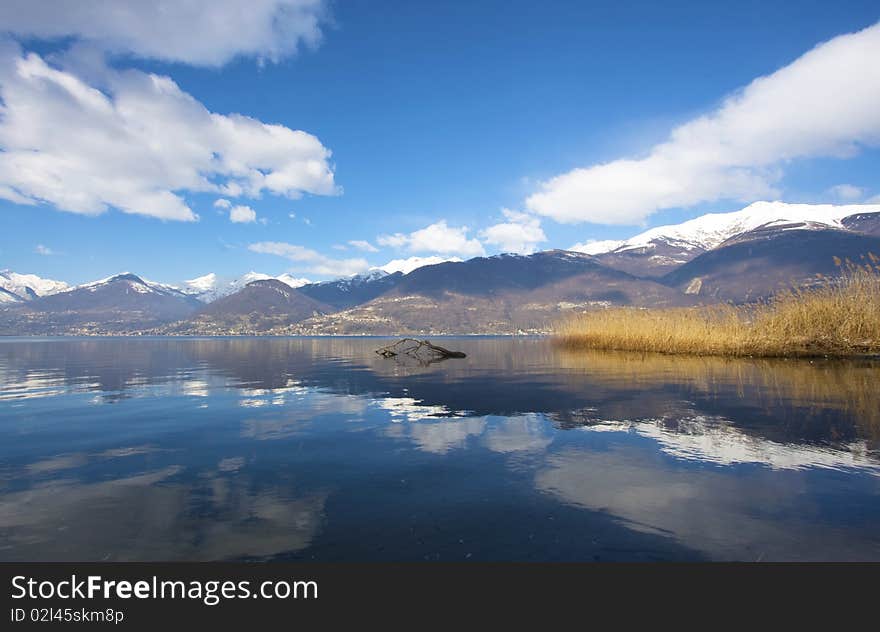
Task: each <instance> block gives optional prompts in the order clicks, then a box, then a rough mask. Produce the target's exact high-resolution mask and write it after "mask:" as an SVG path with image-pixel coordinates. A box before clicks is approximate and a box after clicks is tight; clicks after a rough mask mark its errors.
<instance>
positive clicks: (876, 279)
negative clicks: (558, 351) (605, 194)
mask: <svg viewBox="0 0 880 632" xmlns="http://www.w3.org/2000/svg"><path fill="white" fill-rule="evenodd" d="M869 256H870V262H866V263H864V264H862V265H855V264H851V263H849V264H847V265H845V266H842V274H841V275H840V276H839V277H835V278H819V279H817V283H816V284H815V285H813V286H811V287H808V288H800V289H792V290H789V291H785V292H781V293H779V294H777V295H775V296H774V297H773V298H772V299H770V300H769V301H767V302H765V303H760V304H755V305H745V306H734V305H718V306H711V307H698V308H676V309H656V310H651V309H636V308H612V309H607V310H601V311H592V312H587V313H583V314H579V315H577V316H574V317H572V318H570V319H568V320H565V321H563V322H561V323H560V324H559V325H557V327H556V328H555V333H556V339H557V341H558V342H559V344H561V345H563V346H565V347H568V348H582V349H603V350H618V351H653V352H660V353H681V354H696V355H725V356H763V357H774V356H776V357H783V356H786V357H787V356H823V355H828V356H845V355H857V354H866V353H880V265H878V264H880V259H878V258H877V257H875V256H874V255H869Z"/></svg>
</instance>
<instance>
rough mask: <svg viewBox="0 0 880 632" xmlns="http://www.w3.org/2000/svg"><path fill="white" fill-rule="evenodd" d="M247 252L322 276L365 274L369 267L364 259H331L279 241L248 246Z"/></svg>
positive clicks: (313, 251) (308, 249)
mask: <svg viewBox="0 0 880 632" xmlns="http://www.w3.org/2000/svg"><path fill="white" fill-rule="evenodd" d="M248 250H250V251H251V252H258V253H261V254H267V255H275V256H277V257H284V258H285V259H288V260H290V261H294V262H296V263H298V264H301V267H299V268H295V269H298V270H306V271H308V272H311V273H313V274H318V275H323V276H351V275H353V274H360V273H361V272H365V271H366V270H367V269H368V268H369V267H370V264H369V263H367V261H366V259H332V258H330V257H327V256H326V255H322V254H321V253H319V252H317V251H315V250H311V249H310V248H306V247H304V246H297V245H295V244H288V243H285V242H281V241H260V242H257V243H254V244H250V245H249V246H248Z"/></svg>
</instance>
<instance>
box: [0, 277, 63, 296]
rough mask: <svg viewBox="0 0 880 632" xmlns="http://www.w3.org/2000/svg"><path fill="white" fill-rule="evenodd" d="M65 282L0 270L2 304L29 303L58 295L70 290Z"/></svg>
mask: <svg viewBox="0 0 880 632" xmlns="http://www.w3.org/2000/svg"><path fill="white" fill-rule="evenodd" d="M69 287H70V286H68V285H67V283H65V282H64V281H56V280H54V279H44V278H42V277H38V276H37V275H36V274H19V273H18V272H13V271H12V270H0V289H2V290H5V292H0V302H3V303H12V302H17V301H29V300H32V299H35V298H39V297H41V296H49V295H50V294H57V293H58V292H64V291H65V290H67V289H69Z"/></svg>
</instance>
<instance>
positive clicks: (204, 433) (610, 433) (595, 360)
mask: <svg viewBox="0 0 880 632" xmlns="http://www.w3.org/2000/svg"><path fill="white" fill-rule="evenodd" d="M382 344H383V342H382V341H380V340H377V339H364V338H276V339H266V338H217V339H146V338H144V339H139V338H138V339H126V338H115V339H114V338H108V339H55V340H46V339H40V340H23V339H22V340H17V339H5V340H2V341H0V560H178V559H185V560H216V559H319V560H379V559H389V560H410V559H414V560H421V559H432V560H434V559H440V560H464V559H493V560H594V559H599V560H607V559H614V560H617V559H619V560H648V559H650V560H653V559H674V560H679V559H741V560H757V559H761V560H780V559H785V560H808V559H810V560H812V559H832V560H868V559H880V528H878V527H880V453H878V439H880V406H878V403H877V402H878V401H880V379H878V378H880V362H873V361H868V360H864V361H812V362H810V361H803V360H799V361H784V360H775V361H770V360H742V359H737V360H726V359H716V358H683V357H671V356H658V355H651V356H645V355H633V354H609V353H570V352H564V351H560V350H557V349H555V348H554V347H553V346H552V345H551V344H550V343H549V341H547V340H543V339H537V338H460V339H456V340H454V341H449V340H447V341H446V342H442V343H441V344H443V345H444V346H447V347H449V348H455V349H461V350H462V351H464V352H466V353H467V358H464V359H454V360H449V361H446V362H440V363H435V364H430V365H428V366H419V365H415V366H410V365H406V364H401V363H396V362H393V361H389V360H385V359H382V358H380V357H378V356H377V355H376V354H375V353H373V349H375V348H376V347H378V346H381V345H382Z"/></svg>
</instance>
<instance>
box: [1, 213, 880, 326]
mask: <svg viewBox="0 0 880 632" xmlns="http://www.w3.org/2000/svg"><path fill="white" fill-rule="evenodd" d="M872 254H873V255H880V205H850V206H830V205H805V204H785V203H781V202H759V203H755V204H752V205H750V206H748V207H746V208H744V209H742V210H740V211H736V212H733V213H716V214H709V215H704V216H702V217H698V218H696V219H694V220H690V221H688V222H684V223H682V224H677V225H671V226H662V227H658V228H653V229H651V230H649V231H646V232H644V233H642V234H640V235H636V236H635V237H633V238H631V239H628V240H623V241H605V242H591V243H584V244H578V245H576V246H574V247H573V248H572V249H571V250H551V251H544V252H538V253H535V254H531V255H514V254H501V255H495V256H492V257H477V258H474V259H470V260H468V261H448V262H443V263H438V264H434V265H427V266H423V267H419V268H417V269H415V270H412V271H411V272H409V273H407V274H403V273H401V272H395V273H392V274H387V273H386V272H384V271H381V270H373V271H372V272H370V273H369V274H365V275H359V276H355V277H348V278H344V279H337V280H334V281H326V282H321V283H308V282H307V281H306V280H305V279H298V278H295V277H292V276H290V275H281V276H278V277H272V276H270V275H265V274H260V273H256V272H250V273H248V274H245V275H243V276H242V277H240V278H238V279H234V280H228V281H223V280H220V279H219V278H218V277H217V276H216V275H215V274H213V273H211V274H207V275H204V276H202V277H198V278H196V279H191V280H189V281H186V282H185V283H184V284H182V285H181V286H172V285H166V284H161V283H156V282H153V281H149V280H146V279H144V278H143V277H140V276H138V275H136V274H132V273H129V272H126V273H121V274H117V275H114V276H112V277H108V278H106V279H101V280H100V281H95V282H93V283H87V284H84V285H79V286H75V287H70V286H68V285H67V284H66V283H64V282H61V281H53V280H49V279H41V278H40V277H37V276H35V275H24V274H17V273H15V272H11V271H9V270H4V271H2V272H0V334H5V335H34V334H101V333H129V334H137V333H152V334H252V333H256V334H401V333H412V334H437V333H529V332H544V331H547V330H548V329H549V328H550V326H551V324H552V322H553V321H554V320H556V319H558V318H559V317H560V316H562V315H565V314H569V313H572V312H575V311H578V310H587V309H601V308H603V307H608V306H612V305H629V306H635V307H668V306H687V305H697V304H704V303H711V302H717V301H726V302H736V303H742V302H748V301H755V300H762V299H766V298H767V297H768V296H770V295H772V294H773V293H774V292H776V291H778V290H779V289H784V288H791V287H794V286H804V285H809V284H811V283H815V282H816V280H817V278H820V277H828V276H833V275H835V274H839V272H840V269H841V266H842V264H844V263H845V262H847V261H849V262H852V263H858V264H861V263H865V262H868V261H869V259H868V257H870V256H871V255H872Z"/></svg>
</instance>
